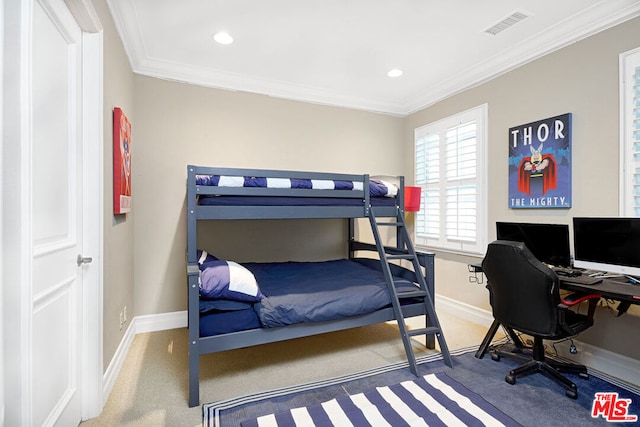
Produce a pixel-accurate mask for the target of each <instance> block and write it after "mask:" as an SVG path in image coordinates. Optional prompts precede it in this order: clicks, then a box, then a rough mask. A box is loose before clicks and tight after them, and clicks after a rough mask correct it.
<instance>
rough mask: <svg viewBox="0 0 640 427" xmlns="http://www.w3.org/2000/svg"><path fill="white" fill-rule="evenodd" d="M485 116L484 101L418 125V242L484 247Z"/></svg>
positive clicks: (481, 249) (473, 248)
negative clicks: (431, 121)
mask: <svg viewBox="0 0 640 427" xmlns="http://www.w3.org/2000/svg"><path fill="white" fill-rule="evenodd" d="M486 122H487V105H486V104H485V105H481V106H479V107H476V108H473V109H471V110H468V111H465V112H463V113H460V114H456V115H455V116H451V117H448V118H446V119H443V120H440V121H438V122H435V123H431V124H428V125H426V126H422V127H420V128H418V129H416V130H415V160H416V175H415V176H416V185H417V186H420V187H421V188H422V196H421V200H420V207H421V208H420V212H418V213H417V214H416V228H415V243H416V245H418V246H428V247H430V248H436V249H444V250H450V251H455V252H465V253H477V254H482V253H484V251H485V249H486V247H485V246H486V235H487V228H486V200H487V198H486V192H485V188H486V185H485V183H486V170H487V168H486V167H484V166H483V164H484V157H485V156H484V152H485V145H486V135H487V129H486V128H487V126H486Z"/></svg>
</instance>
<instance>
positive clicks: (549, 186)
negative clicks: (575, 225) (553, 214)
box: [509, 113, 571, 209]
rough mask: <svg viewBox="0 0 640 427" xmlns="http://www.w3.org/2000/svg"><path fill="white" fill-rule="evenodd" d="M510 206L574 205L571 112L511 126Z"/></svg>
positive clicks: (548, 206)
mask: <svg viewBox="0 0 640 427" xmlns="http://www.w3.org/2000/svg"><path fill="white" fill-rule="evenodd" d="M509 207H510V208H513V209H522V208H524V209H531V208H538V209H547V208H570V207H571V113H567V114H563V115H561V116H556V117H551V118H548V119H545V120H539V121H537V122H533V123H528V124H526V125H520V126H516V127H512V128H511V129H509Z"/></svg>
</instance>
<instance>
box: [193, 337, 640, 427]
mask: <svg viewBox="0 0 640 427" xmlns="http://www.w3.org/2000/svg"><path fill="white" fill-rule="evenodd" d="M475 350H476V349H475V347H473V348H472V347H470V348H464V349H458V350H454V351H452V352H451V354H452V356H454V357H453V362H454V363H453V366H454V368H453V369H451V368H449V367H447V366H445V364H444V363H443V361H442V356H441V355H440V354H439V353H436V354H428V355H425V356H420V357H418V358H417V361H418V371H419V374H420V378H419V379H417V378H416V377H415V376H414V375H413V374H412V373H411V372H409V369H408V364H407V362H406V361H404V362H398V363H394V364H390V365H386V366H381V367H378V368H374V369H370V370H367V371H363V372H358V373H353V374H348V375H344V376H340V377H336V378H330V379H326V380H321V381H316V382H313V383H308V384H301V385H295V386H291V387H283V388H280V389H276V390H267V391H263V392H258V393H255V394H250V395H246V396H239V397H235V398H231V399H227V400H223V401H218V402H214V403H207V404H204V405H202V415H203V425H204V426H205V427H230V426H235V427H237V426H240V425H242V426H246V427H249V426H256V425H295V424H293V423H289V424H286V423H280V424H275V422H280V420H281V419H284V418H282V417H286V419H288V420H291V419H292V418H293V417H294V415H293V413H292V411H291V408H306V409H304V410H296V411H294V412H295V414H296V416H298V413H301V414H304V412H309V413H312V414H311V415H310V416H312V417H313V413H315V412H314V411H318V410H320V411H324V412H326V410H325V408H336V407H337V406H338V403H339V404H340V410H339V411H338V412H345V413H346V414H347V417H349V416H351V414H352V413H353V409H354V407H355V408H357V407H358V405H361V406H363V402H365V403H366V401H368V402H372V401H373V402H376V401H381V399H382V398H381V397H377V396H379V395H381V390H384V391H383V392H382V395H387V396H388V395H389V394H393V395H396V396H405V397H406V396H413V397H411V398H410V399H408V400H406V399H404V397H402V398H401V400H403V401H405V404H406V405H407V406H406V407H405V406H403V405H400V406H402V408H403V409H399V412H400V413H402V414H406V413H409V414H411V412H413V413H416V414H419V412H418V410H419V409H420V410H422V408H421V405H422V406H424V402H425V401H426V400H428V399H434V400H435V402H437V405H436V404H434V403H432V405H435V407H437V406H438V405H441V406H444V407H445V408H446V409H447V410H448V412H449V413H451V414H453V415H455V417H456V418H458V419H460V420H461V424H460V425H493V424H494V423H493V422H487V423H484V422H481V417H480V416H479V415H478V416H476V415H474V411H475V412H477V413H478V414H480V412H479V411H480V410H481V411H482V412H484V413H486V414H488V416H490V417H491V419H495V420H497V421H496V423H495V425H500V424H503V425H508V426H512V425H522V426H525V427H538V426H556V425H558V426H559V425H562V426H563V427H589V426H594V427H596V426H607V427H611V426H612V425H621V424H620V423H617V424H616V423H613V422H611V421H612V420H608V419H605V418H606V417H605V416H604V414H599V415H598V416H597V417H594V416H593V415H592V408H593V405H594V400H595V399H596V398H597V396H598V395H599V394H602V393H605V394H615V395H617V396H619V398H620V399H621V400H623V399H627V400H628V401H630V402H632V403H631V404H630V406H629V414H632V415H640V390H638V389H637V388H636V387H632V386H629V385H628V384H625V383H622V382H620V381H618V380H616V379H614V378H611V377H607V376H606V375H603V374H602V373H599V372H597V371H594V370H591V369H589V373H590V375H591V379H589V380H583V379H580V378H578V376H577V375H572V374H567V375H568V376H569V377H571V378H572V379H573V380H574V381H576V383H577V384H578V399H576V400H573V399H570V398H568V397H566V396H565V394H564V388H563V387H560V386H559V385H557V384H555V383H554V382H553V381H551V380H550V379H549V378H547V377H545V376H544V375H531V376H528V377H525V378H521V379H518V382H517V384H515V385H511V384H507V383H506V382H505V380H504V378H505V375H506V374H507V372H508V371H509V369H512V368H513V367H515V366H516V363H515V362H514V361H509V360H507V359H502V360H501V361H500V362H495V361H493V360H491V358H490V357H488V356H487V357H485V358H483V359H476V358H475V357H474V351H475ZM432 374H434V375H432ZM426 378H429V379H430V380H429V381H427V379H426ZM413 382H415V385H410V386H409V387H408V388H407V387H405V385H404V384H409V383H413ZM433 382H440V383H443V384H445V385H444V386H434V385H433V384H432V383H433ZM425 384H426V385H425ZM423 386H424V387H429V389H428V390H429V391H428V392H426V394H428V395H429V396H430V398H425V394H424V393H423V392H422V391H419V390H418V391H417V392H416V393H417V394H413V393H414V390H416V389H418V388H419V389H422V390H425V389H424V388H423ZM451 390H453V392H451ZM416 395H417V396H422V397H419V398H416V397H415V396H416ZM456 395H461V396H464V398H462V397H457V398H460V399H461V402H463V403H462V404H459V403H452V402H453V401H454V400H455V399H456V398H453V397H452V396H456ZM355 396H358V397H355ZM435 396H440V397H438V398H436V397H435ZM354 397H355V401H354ZM441 399H445V400H444V402H445V403H443V401H442V400H441ZM466 399H468V401H467V400H466ZM392 400H395V401H396V402H397V401H398V400H397V399H396V398H392ZM415 400H420V401H421V402H420V404H419V405H418V406H417V408H416V407H415V405H416V402H415ZM325 402H330V403H325ZM343 402H346V403H345V404H344V405H343V404H342V403H343ZM409 402H413V403H411V404H409ZM468 402H471V404H472V405H473V407H474V409H472V410H470V411H469V410H465V411H463V414H462V415H460V411H461V409H460V407H461V406H465V405H466V406H465V407H467V408H471V406H469V405H470V404H469V403H468ZM384 405H388V406H386V408H387V409H388V408H389V406H391V407H392V408H393V405H392V404H390V403H385V404H384ZM407 407H408V408H409V409H408V410H407ZM430 407H433V406H430ZM476 407H477V408H479V409H475V408H476ZM396 408H399V407H398V406H396ZM541 408H544V410H541ZM376 410H377V411H379V412H380V413H381V414H382V413H383V412H384V411H386V410H383V407H378V409H376ZM358 411H359V409H358ZM393 411H394V412H396V413H397V412H398V411H396V409H394V410H393ZM429 411H430V412H432V413H433V412H437V411H433V410H431V409H430V410H429ZM464 412H466V413H464ZM271 414H273V415H271ZM265 415H266V416H267V417H264V416H265ZM453 415H449V414H448V413H446V412H445V413H443V414H442V416H443V417H444V418H445V419H444V420H443V419H442V418H440V417H439V416H436V418H432V419H430V420H429V421H425V422H426V423H427V424H428V425H447V426H449V425H453V424H452V423H451V422H450V420H449V419H448V418H447V417H450V416H453ZM304 416H306V415H304ZM321 416H322V417H324V419H325V420H326V419H327V418H329V420H331V418H330V416H329V415H326V414H325V415H321ZM357 416H359V417H363V416H364V417H365V418H366V416H365V415H357ZM369 416H370V417H376V416H378V415H369ZM381 416H382V417H384V416H386V415H381ZM394 416H395V415H394ZM400 416H402V415H400ZM410 416H413V415H410ZM416 416H417V417H418V416H422V417H424V416H423V415H416ZM428 416H432V415H430V414H427V417H428ZM482 416H485V415H482ZM258 418H260V419H261V421H262V420H264V421H269V422H271V421H273V420H275V421H273V423H272V424H257V420H258ZM312 419H313V418H312ZM361 419H362V418H359V419H358V420H357V421H354V422H353V425H354V426H356V427H360V426H361V425H370V424H368V423H364V424H363V423H360V422H359V420H361ZM425 419H426V418H425ZM474 419H475V420H476V421H477V422H476V421H474ZM472 421H474V422H472ZM385 422H386V423H387V424H386V425H391V426H393V427H395V426H397V425H415V424H409V423H407V422H406V421H405V422H402V423H400V422H399V423H396V422H395V421H385ZM300 425H305V426H306V425H308V424H307V423H302V424H300ZM320 425H322V424H320ZM324 425H331V424H324ZM335 425H343V424H341V423H337V424H335ZM347 425H348V424H347ZM374 425H377V424H374ZM382 425H385V424H382ZM417 425H424V424H420V423H418V424H417ZM625 425H629V423H626V424H625Z"/></svg>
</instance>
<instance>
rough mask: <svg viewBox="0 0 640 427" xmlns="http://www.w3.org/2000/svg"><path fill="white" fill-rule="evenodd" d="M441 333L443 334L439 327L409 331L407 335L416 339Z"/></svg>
mask: <svg viewBox="0 0 640 427" xmlns="http://www.w3.org/2000/svg"><path fill="white" fill-rule="evenodd" d="M440 332H441V331H440V328H438V327H437V326H431V327H428V328H421V329H411V330H407V334H408V335H409V336H410V337H415V336H416V335H434V334H439V333H440Z"/></svg>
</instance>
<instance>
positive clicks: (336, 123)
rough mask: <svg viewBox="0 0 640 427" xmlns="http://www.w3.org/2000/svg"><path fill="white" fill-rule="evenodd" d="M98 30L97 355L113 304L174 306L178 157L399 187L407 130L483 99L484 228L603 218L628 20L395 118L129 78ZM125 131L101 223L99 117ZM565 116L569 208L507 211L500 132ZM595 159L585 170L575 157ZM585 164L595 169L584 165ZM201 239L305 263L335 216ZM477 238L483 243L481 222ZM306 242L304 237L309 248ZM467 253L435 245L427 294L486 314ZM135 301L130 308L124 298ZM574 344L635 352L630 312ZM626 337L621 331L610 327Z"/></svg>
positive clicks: (162, 309) (214, 229) (181, 243)
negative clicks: (118, 193)
mask: <svg viewBox="0 0 640 427" xmlns="http://www.w3.org/2000/svg"><path fill="white" fill-rule="evenodd" d="M94 4H95V6H96V9H97V10H98V12H99V15H100V19H101V21H102V23H103V25H104V27H105V144H106V145H105V224H104V234H105V251H104V252H105V256H104V266H105V279H104V322H105V324H104V330H105V344H104V358H105V365H106V364H108V363H109V362H110V361H111V359H112V357H113V355H114V354H115V350H116V348H117V345H118V344H119V342H120V341H121V338H122V334H123V332H124V330H123V331H120V330H119V328H118V319H119V312H120V310H122V307H123V306H124V305H127V306H128V308H129V311H130V313H131V314H132V315H136V316H137V315H152V314H161V313H167V312H173V311H181V310H185V309H186V291H185V290H186V288H185V286H186V285H185V261H184V253H185V245H186V222H185V179H186V165H187V164H190V163H191V164H200V165H208V166H228V167H249V168H268V169H295V170H315V171H319V170H320V171H336V172H355V173H374V174H404V175H406V176H407V177H408V180H409V182H411V181H412V175H413V155H412V153H413V146H412V143H413V129H414V128H415V127H417V126H421V125H424V124H426V123H429V122H431V121H434V120H437V119H439V118H442V117H446V116H448V115H450V114H454V113H456V112H459V111H462V110H464V109H467V108H470V107H474V106H476V105H479V104H482V103H488V104H489V142H490V147H489V160H488V162H487V165H486V166H487V168H489V170H490V172H489V185H490V187H491V189H490V192H489V224H490V225H491V224H493V223H495V221H497V220H521V221H547V222H560V223H569V222H570V218H571V217H572V216H575V215H615V214H617V190H618V182H617V179H618V177H617V168H618V163H617V159H618V146H617V144H618V101H617V97H618V74H617V73H618V54H619V53H620V52H623V51H626V50H630V49H632V48H635V47H638V46H640V34H639V33H638V31H637V28H638V27H639V26H640V20H638V19H636V20H634V21H630V22H628V23H626V24H623V25H620V26H618V27H616V28H614V29H612V30H609V31H606V32H604V33H601V34H598V35H596V36H593V37H591V38H589V39H586V40H584V41H582V42H579V43H576V44H573V45H571V46H569V47H567V48H565V49H563V50H561V51H558V52H556V53H554V54H551V55H548V56H546V57H544V58H542V59H540V60H538V61H535V62H532V63H530V64H528V65H526V66H524V67H521V68H519V69H517V70H515V71H512V72H510V73H508V74H505V75H503V76H501V77H499V78H497V79H495V80H493V81H491V82H488V83H486V84H484V85H481V86H478V87H476V88H474V89H471V90H467V91H465V92H463V93H461V94H459V95H456V96H453V97H451V98H449V99H447V100H445V101H442V102H439V103H437V104H436V105H434V106H431V107H429V108H426V109H425V110H423V111H420V112H418V113H415V114H412V115H411V116H409V117H407V118H397V117H391V116H386V115H380V114H374V113H367V112H362V111H356V110H349V109H343V108H333V107H326V106H320V105H314V104H307V103H300V102H294V101H287V100H282V99H276V98H271V97H267V96H262V95H255V94H248V93H243V92H231V91H224V90H216V89H210V88H203V87H198V86H193V85H186V84H181V83H176V82H169V81H163V80H158V79H153V78H149V77H143V76H137V75H136V76H134V75H133V74H132V73H131V71H130V67H129V64H128V62H127V59H126V56H125V54H124V50H123V48H122V45H121V42H120V40H119V39H118V37H117V34H116V32H115V29H114V28H113V22H112V20H111V17H110V16H109V13H108V10H107V8H106V6H105V4H104V0H94ZM114 106H120V107H122V108H123V109H124V111H125V113H126V114H127V115H128V116H129V118H130V119H131V121H132V125H133V131H132V132H133V136H132V152H133V213H131V214H128V215H126V216H125V217H118V218H115V217H114V216H113V214H112V206H113V205H112V200H111V191H112V188H111V179H112V178H111V172H112V167H111V159H112V157H111V156H112V154H111V148H110V145H109V141H111V135H112V133H111V129H110V126H111V123H112V120H111V111H112V108H113V107H114ZM565 112H571V113H573V124H574V125H573V128H574V131H573V142H574V149H573V159H574V172H573V180H574V185H573V200H574V204H573V207H572V208H571V209H570V210H557V211H543V210H526V211H524V210H520V211H512V210H509V209H508V208H507V187H506V185H507V184H506V182H507V180H506V177H507V150H506V141H507V129H508V128H509V127H512V126H515V125H519V124H522V123H528V122H531V121H535V120H538V119H542V118H546V117H550V116H553V115H557V114H562V113H565ZM593 164H596V165H597V167H596V168H593V167H592V166H589V167H588V168H587V167H585V166H583V165H593ZM594 170H595V173H594ZM206 231H210V232H211V234H212V235H215V238H212V237H205V236H204V235H202V236H201V243H202V245H204V246H206V248H207V249H211V250H212V251H213V252H215V253H216V254H218V255H219V256H223V257H227V258H231V259H237V260H238V261H245V260H258V261H260V260H267V259H275V260H281V259H317V258H318V257H324V258H328V257H332V256H334V255H336V254H340V253H341V252H343V250H344V247H343V246H342V242H341V241H340V240H341V238H342V237H344V235H345V225H344V223H343V222H341V221H326V222H325V221H265V222H258V223H256V222H235V221H229V222H223V223H220V224H211V225H208V226H207V230H206ZM490 231H491V234H490V236H489V237H490V239H491V238H493V237H494V234H493V233H494V231H493V226H490ZM309 242H312V244H309ZM478 261H480V259H478V258H471V257H465V256H460V255H455V254H446V253H438V255H437V268H436V288H437V290H438V293H439V294H441V295H444V296H447V297H450V298H453V299H456V300H461V301H462V302H465V303H468V304H470V305H473V306H476V307H480V308H484V309H489V306H488V297H487V294H486V290H485V289H484V287H483V286H481V285H475V284H470V283H469V282H468V273H467V270H466V264H467V263H469V262H478ZM134 303H135V305H134ZM598 314H599V316H598V325H597V326H596V327H595V328H593V330H592V331H591V332H589V333H588V334H586V335H585V337H586V339H587V340H589V341H590V342H592V343H594V344H595V345H597V346H600V347H602V348H604V349H607V350H610V351H614V352H618V353H621V354H625V355H628V356H631V357H634V358H636V359H640V349H633V348H632V347H631V346H627V345H626V341H629V340H627V339H626V338H627V337H629V336H632V334H635V332H636V331H637V330H638V328H640V320H639V317H640V314H639V312H638V310H637V308H634V309H633V310H632V312H631V313H629V314H628V315H625V316H623V317H622V318H619V319H618V318H613V317H612V316H611V314H609V313H608V312H606V311H605V310H601V312H600V313H598ZM625 333H626V334H627V335H624V334H625Z"/></svg>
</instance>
